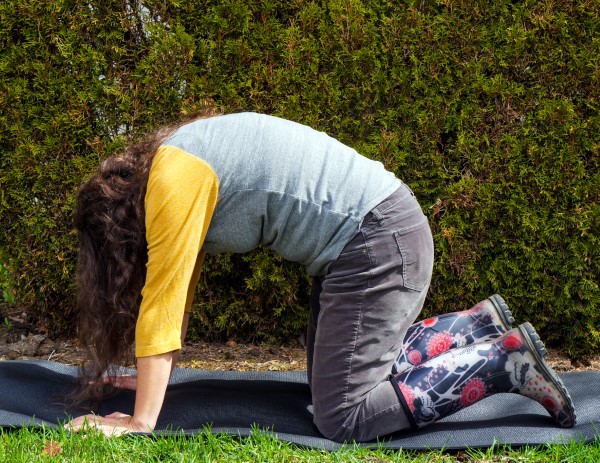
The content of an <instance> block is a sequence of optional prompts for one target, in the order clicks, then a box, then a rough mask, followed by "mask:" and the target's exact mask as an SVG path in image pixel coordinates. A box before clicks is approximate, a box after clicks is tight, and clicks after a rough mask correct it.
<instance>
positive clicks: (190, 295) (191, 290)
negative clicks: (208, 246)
mask: <svg viewBox="0 0 600 463" xmlns="http://www.w3.org/2000/svg"><path fill="white" fill-rule="evenodd" d="M205 255H206V253H205V252H204V251H200V254H198V259H196V266H195V267H194V272H193V273H192V279H191V280H190V284H189V286H188V292H187V298H186V300H185V311H186V313H189V312H191V311H192V304H193V303H194V295H195V294H196V286H198V281H200V274H201V273H202V264H203V263H204V256H205Z"/></svg>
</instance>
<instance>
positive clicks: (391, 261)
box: [307, 184, 433, 442]
mask: <svg viewBox="0 0 600 463" xmlns="http://www.w3.org/2000/svg"><path fill="white" fill-rule="evenodd" d="M432 269H433V240H432V236H431V231H430V229H429V224H428V222H427V218H426V217H425V215H424V214H423V212H422V210H421V207H420V206H419V204H418V202H417V200H416V199H415V197H414V195H413V193H412V191H411V190H410V189H409V188H408V187H407V186H406V185H404V184H403V185H402V186H401V187H400V188H399V189H398V190H397V191H396V192H395V193H393V194H392V195H391V196H389V197H388V198H386V199H385V200H384V201H383V202H381V203H380V204H379V205H378V206H376V207H375V208H374V209H373V210H372V211H371V212H370V213H369V214H367V216H366V217H365V218H364V220H363V222H362V225H361V226H360V229H359V231H358V233H357V234H356V235H355V236H354V237H353V238H352V239H351V240H350V241H349V242H348V244H347V245H346V247H345V248H344V250H343V251H342V253H341V254H340V256H339V258H338V259H337V260H336V261H335V262H333V263H332V264H331V266H330V267H329V271H328V273H327V275H326V276H324V277H317V278H315V280H314V282H313V289H312V294H311V316H310V320H309V324H308V336H307V351H308V380H309V384H310V386H311V391H312V398H313V412H314V421H315V424H316V426H317V427H318V429H319V430H320V431H321V433H322V434H323V435H324V436H325V437H327V438H329V439H332V440H335V441H340V442H341V441H350V440H353V439H354V440H356V441H359V442H360V441H366V440H371V439H373V438H375V437H377V436H384V435H386V434H389V433H391V432H394V431H398V430H401V429H405V428H409V427H410V424H409V421H408V419H407V417H406V413H405V411H404V409H403V407H402V405H401V403H400V400H399V398H398V396H397V394H396V391H395V389H394V387H393V386H392V383H391V382H390V381H389V379H388V377H389V375H390V373H391V370H392V365H393V363H394V360H395V359H396V357H397V356H398V353H399V352H400V348H401V345H402V341H403V339H404V335H405V334H406V331H407V329H408V327H409V326H410V325H411V324H412V323H413V322H414V320H415V319H416V317H417V315H418V314H419V312H420V311H421V309H422V307H423V303H424V300H425V296H426V293H427V289H428V287H429V283H430V280H431V273H432Z"/></svg>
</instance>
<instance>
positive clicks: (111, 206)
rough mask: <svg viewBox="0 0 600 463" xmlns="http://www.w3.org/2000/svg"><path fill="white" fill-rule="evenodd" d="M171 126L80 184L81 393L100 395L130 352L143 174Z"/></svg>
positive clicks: (139, 266) (140, 267)
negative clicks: (108, 376) (84, 360)
mask: <svg viewBox="0 0 600 463" xmlns="http://www.w3.org/2000/svg"><path fill="white" fill-rule="evenodd" d="M177 127H178V126H170V127H165V128H161V129H159V130H157V131H155V132H153V133H151V134H149V135H147V136H146V137H144V138H143V139H142V140H141V141H139V142H138V143H135V144H133V145H131V146H129V147H128V148H127V149H126V150H125V151H124V152H123V153H119V154H117V155H114V156H111V157H109V158H107V159H106V160H105V161H103V162H102V164H101V165H100V169H99V171H98V172H97V173H96V174H95V175H94V176H93V177H91V178H90V179H89V180H87V181H86V182H85V183H84V184H83V185H82V186H81V187H80V189H79V193H78V199H77V210H76V215H75V226H76V228H77V230H78V231H79V256H78V265H77V299H76V306H77V312H78V317H79V318H78V335H79V339H80V342H81V344H82V346H83V347H85V348H86V349H87V351H88V356H89V362H88V364H87V365H86V368H85V369H84V370H83V371H84V374H83V377H82V386H83V388H82V391H80V394H79V398H80V399H84V398H95V399H98V398H99V397H100V396H101V393H102V389H103V388H102V385H101V384H100V383H101V381H99V380H100V379H101V377H102V376H103V374H104V373H105V372H110V371H111V367H112V366H114V365H123V364H126V363H128V362H130V361H131V360H132V355H131V351H132V350H131V347H132V345H133V343H134V339H135V322H136V319H137V314H138V310H139V303H140V299H141V295H140V293H141V290H142V287H143V285H144V281H145V278H146V262H147V260H148V252H147V243H146V226H145V212H144V198H145V195H146V187H147V184H148V176H149V174H150V168H151V166H152V159H153V158H154V155H155V153H156V151H157V149H158V147H159V146H160V144H161V143H162V142H163V141H164V140H165V139H166V138H167V137H168V136H169V135H170V134H171V133H173V131H174V130H175V129H176V128H177Z"/></svg>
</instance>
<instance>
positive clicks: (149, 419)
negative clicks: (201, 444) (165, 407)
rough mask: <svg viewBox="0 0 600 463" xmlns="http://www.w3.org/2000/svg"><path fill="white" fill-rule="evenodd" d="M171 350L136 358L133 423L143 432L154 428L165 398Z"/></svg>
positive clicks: (171, 356)
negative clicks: (136, 371) (136, 376)
mask: <svg viewBox="0 0 600 463" xmlns="http://www.w3.org/2000/svg"><path fill="white" fill-rule="evenodd" d="M172 365H173V352H168V353H166V354H161V355H153V356H150V357H139V358H138V359H137V370H138V373H137V375H138V378H137V390H136V395H135V411H134V414H133V424H134V425H135V426H136V427H137V428H138V429H139V430H140V431H143V432H148V431H151V430H153V429H154V427H155V426H156V421H157V420H158V415H159V414H160V409H161V408H162V404H163V401H164V398H165V392H166V390H167V384H168V382H169V377H170V375H171V368H172Z"/></svg>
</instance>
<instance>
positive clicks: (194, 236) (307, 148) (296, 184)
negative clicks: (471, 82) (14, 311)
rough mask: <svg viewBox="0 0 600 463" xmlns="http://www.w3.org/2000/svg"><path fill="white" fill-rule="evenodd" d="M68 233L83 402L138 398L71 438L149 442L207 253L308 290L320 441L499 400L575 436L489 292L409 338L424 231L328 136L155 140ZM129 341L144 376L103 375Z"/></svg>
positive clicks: (102, 176) (412, 213)
mask: <svg viewBox="0 0 600 463" xmlns="http://www.w3.org/2000/svg"><path fill="white" fill-rule="evenodd" d="M77 227H78V229H79V232H80V240H81V248H80V260H79V292H78V294H79V295H78V305H79V310H80V336H81V338H82V341H83V342H84V343H85V344H86V345H87V346H89V348H90V350H91V352H92V353H93V361H92V381H90V382H86V384H88V386H87V388H88V391H87V392H88V395H94V394H96V393H98V392H99V391H98V389H99V388H100V387H101V383H103V382H112V383H113V384H115V385H116V386H121V387H129V388H132V389H136V400H135V409H134V410H135V411H134V414H133V416H128V415H125V414H122V413H119V412H115V413H113V414H111V415H109V416H106V417H98V416H95V415H88V416H85V417H79V418H77V419H75V420H74V421H73V422H72V423H70V424H69V426H71V427H72V428H73V429H75V430H78V429H80V428H81V426H82V425H83V423H84V421H86V420H87V421H89V422H90V423H93V424H94V425H95V426H97V427H99V428H101V429H102V430H103V431H104V432H105V433H106V434H109V435H110V434H113V433H120V432H126V431H129V430H131V431H149V430H152V429H153V428H154V426H155V424H156V420H157V418H158V415H159V412H160V409H161V406H162V403H163V399H164V395H165V390H166V387H167V382H168V380H169V376H170V373H171V370H172V368H173V367H174V365H175V362H176V359H177V353H178V351H179V349H180V348H181V344H182V340H183V338H184V336H185V332H186V329H187V323H188V316H189V315H188V314H189V310H190V308H191V305H192V298H193V294H194V290H195V287H196V284H197V282H198V278H199V275H200V268H201V265H202V260H203V256H204V254H205V253H209V254H217V253H220V252H226V251H228V252H240V253H243V252H248V251H250V250H252V249H254V248H256V247H257V246H259V245H263V246H267V247H269V248H271V249H273V250H274V251H276V252H277V253H279V254H280V255H281V256H282V257H284V258H286V259H289V260H291V261H296V262H301V263H303V264H304V265H305V266H306V269H307V271H308V273H309V274H311V275H313V276H314V285H313V291H312V295H311V316H310V320H309V328H308V379H309V384H310V387H311V391H312V397H313V406H314V421H315V424H316V425H317V427H318V428H319V430H320V431H321V432H322V433H323V435H325V436H326V437H328V438H330V439H333V440H336V441H345V440H351V439H355V440H357V441H366V440H370V439H373V438H375V437H377V436H382V435H385V434H388V433H390V432H393V431H398V430H401V429H408V428H410V427H421V426H424V425H426V424H428V423H430V422H432V421H435V420H436V419H439V418H440V417H442V416H445V415H447V414H449V413H453V412H454V411H456V410H458V409H459V408H462V407H464V406H468V405H470V403H472V402H474V401H475V400H476V399H481V398H483V397H485V396H487V395H490V394H492V393H496V392H516V393H521V394H524V395H527V396H529V397H532V398H533V399H535V400H538V401H539V402H541V403H542V404H543V405H544V406H545V407H546V408H547V409H548V410H549V411H550V413H551V414H552V416H553V417H554V419H555V421H556V422H557V423H558V424H559V425H561V426H573V425H574V421H575V416H574V413H573V407H572V404H571V400H570V398H569V396H568V393H567V391H566V389H565V388H564V386H563V385H562V383H561V382H560V379H559V378H558V377H557V376H556V375H555V374H554V373H553V372H552V371H551V370H550V369H549V367H547V366H546V365H545V363H544V361H543V354H544V351H543V347H541V343H539V340H538V338H537V335H536V334H535V332H534V331H533V329H532V328H530V325H523V326H521V327H519V328H518V329H515V330H511V326H510V324H511V322H512V318H511V316H510V312H509V310H508V307H507V306H506V304H505V303H504V301H503V300H502V299H501V298H500V297H499V296H493V297H492V298H489V299H487V300H486V301H483V302H482V303H480V304H478V305H477V306H475V307H474V308H472V309H471V310H469V311H465V312H460V313H456V314H448V315H445V316H442V317H438V318H436V319H429V320H426V321H424V322H421V323H420V324H417V325H414V326H412V327H411V324H412V323H413V322H414V320H415V318H416V317H417V315H418V314H419V312H420V310H421V308H422V306H423V302H424V299H425V295H426V293H427V288H428V286H429V282H430V279H431V272H432V266H433V241H432V237H431V232H430V229H429V226H428V223H427V219H426V217H425V215H424V214H423V212H422V211H421V209H420V207H419V205H418V203H417V201H416V199H415V197H414V195H413V193H412V192H411V190H410V189H409V188H408V187H407V186H406V185H404V184H403V183H402V182H401V181H400V180H398V179H397V178H396V177H395V176H394V175H393V174H392V173H390V172H387V171H385V169H384V168H383V166H382V165H381V164H380V163H378V162H374V161H371V160H368V159H366V158H364V157H362V156H360V155H359V154H358V153H356V152H355V151H354V150H352V149H351V148H349V147H347V146H344V145H343V144H341V143H340V142H338V141H336V140H334V139H333V138H330V137H328V136H327V135H326V134H324V133H321V132H317V131H315V130H313V129H310V128H308V127H306V126H303V125H300V124H296V123H294V122H290V121H286V120H283V119H279V118H276V117H271V116H266V115H260V114H252V113H242V114H232V115H225V116H217V117H212V118H204V119H199V120H196V121H194V122H192V123H189V124H187V125H183V126H181V127H179V128H176V129H165V130H162V131H159V132H157V133H155V134H153V135H152V136H150V137H148V138H147V139H146V140H145V141H144V142H142V143H140V144H138V145H135V146H133V147H131V148H130V149H129V150H128V151H126V152H125V153H124V154H123V155H119V156H115V157H112V158H109V159H108V160H106V161H104V163H103V164H102V166H101V168H100V172H99V173H98V174H97V175H96V176H94V177H93V178H91V179H90V180H89V181H88V182H87V183H86V184H84V185H83V187H82V188H81V191H80V193H79V202H78V213H77ZM140 297H141V299H140ZM138 308H139V311H138ZM134 341H135V355H136V358H137V378H125V377H117V376H113V375H110V374H109V377H108V379H102V378H103V374H105V373H106V372H107V371H109V367H110V365H111V364H118V363H119V362H122V361H123V360H124V359H126V358H127V355H128V353H129V351H130V348H131V346H132V345H133V344H134ZM474 346H476V348H474ZM392 370H393V374H392ZM516 370H519V371H520V372H521V374H520V375H518V377H517V376H515V375H513V372H514V371H516ZM536 382H537V384H538V386H539V387H538V386H533V385H534V383H536ZM539 388H541V389H543V391H540V390H538V389H539ZM534 389H535V390H534ZM440 391H443V392H440ZM465 391H466V392H465ZM465 394H466V396H467V398H466V399H465V397H463V396H464V395H465ZM199 425H200V423H199Z"/></svg>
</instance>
